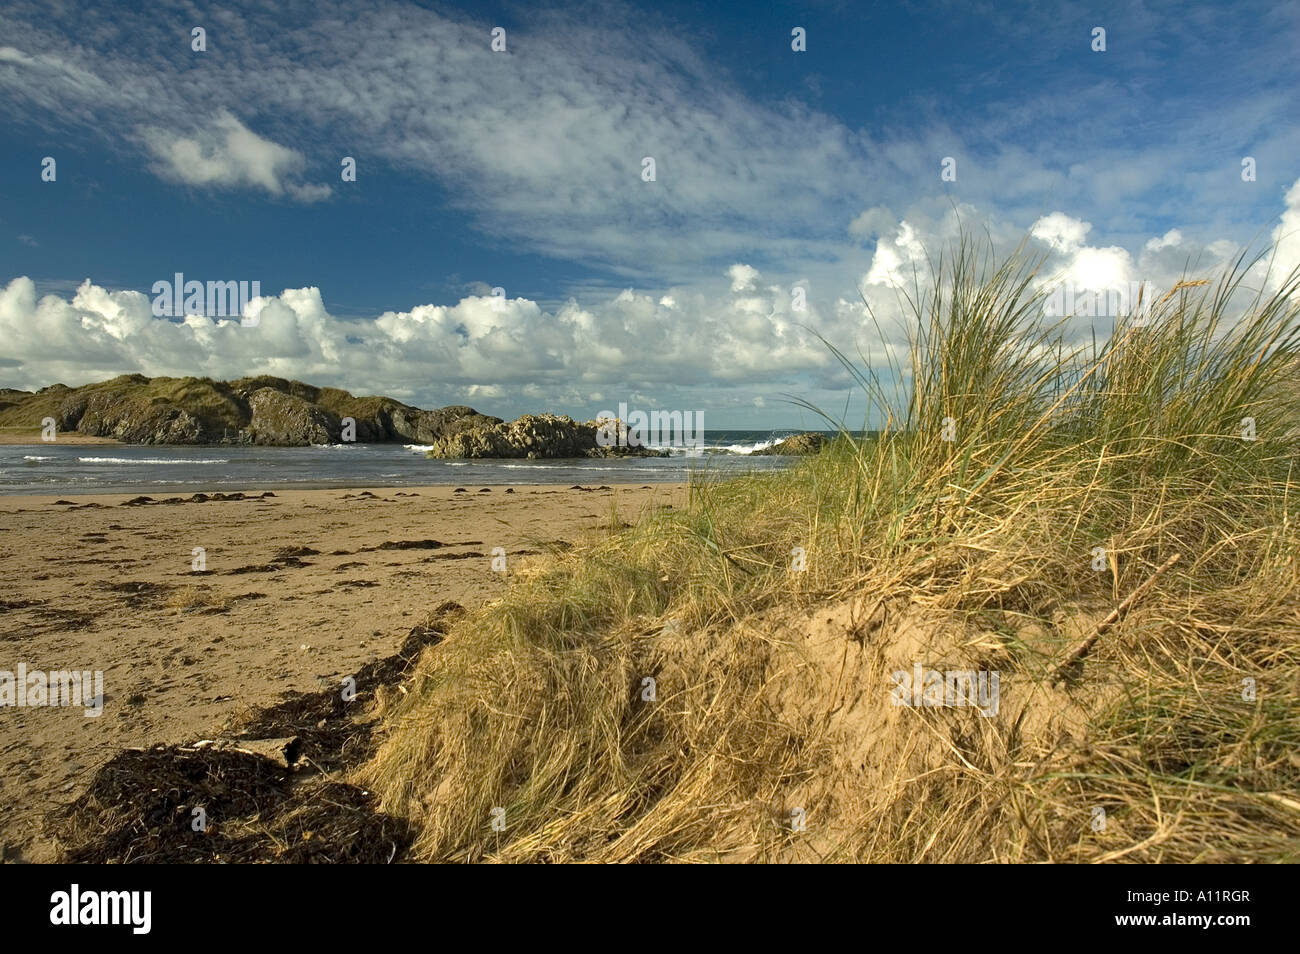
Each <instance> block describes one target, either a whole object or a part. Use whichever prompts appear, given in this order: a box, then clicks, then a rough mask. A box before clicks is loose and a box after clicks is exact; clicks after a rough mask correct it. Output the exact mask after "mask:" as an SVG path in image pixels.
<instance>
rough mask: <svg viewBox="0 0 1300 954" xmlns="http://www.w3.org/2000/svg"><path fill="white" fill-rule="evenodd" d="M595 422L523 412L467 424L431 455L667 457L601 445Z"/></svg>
mask: <svg viewBox="0 0 1300 954" xmlns="http://www.w3.org/2000/svg"><path fill="white" fill-rule="evenodd" d="M597 428H598V425H597V423H596V422H595V421H588V422H586V423H585V424H579V423H578V422H577V421H575V420H574V419H573V418H571V417H567V416H562V415H557V414H525V415H523V416H522V417H519V418H516V419H515V420H513V421H503V422H500V423H497V424H489V425H478V426H473V427H468V428H465V429H463V430H460V431H458V432H456V433H453V434H449V435H447V436H446V437H443V438H440V439H439V440H437V441H435V442H434V444H433V446H432V448H431V449H430V450H429V451H428V453H427V454H426V455H425V456H427V457H434V458H465V457H469V458H484V457H499V458H529V459H536V458H565V457H570V458H571V457H667V456H668V452H667V451H654V450H647V449H645V448H633V447H617V446H615V447H602V446H601V445H600V443H599V442H598V441H597V440H596V432H597Z"/></svg>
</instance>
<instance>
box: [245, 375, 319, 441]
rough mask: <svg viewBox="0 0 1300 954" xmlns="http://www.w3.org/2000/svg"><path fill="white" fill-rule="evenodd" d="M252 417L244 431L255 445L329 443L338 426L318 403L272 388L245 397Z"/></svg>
mask: <svg viewBox="0 0 1300 954" xmlns="http://www.w3.org/2000/svg"><path fill="white" fill-rule="evenodd" d="M248 407H249V410H250V412H251V419H250V420H249V422H248V428H247V434H248V436H249V438H250V440H251V442H252V443H254V444H273V445H277V446H282V447H283V446H287V447H306V446H307V445H309V444H330V443H333V442H334V441H336V440H337V439H338V437H339V430H338V425H337V423H336V422H334V421H331V420H330V416H329V415H328V414H327V413H326V412H325V411H323V410H322V409H321V408H320V407H319V406H317V405H315V404H312V403H310V402H308V401H305V400H303V399H302V398H300V397H297V396H295V395H293V394H288V393H286V392H284V391H277V390H275V389H274V388H261V389H259V390H257V391H254V392H253V394H252V396H251V397H250V398H249V399H248Z"/></svg>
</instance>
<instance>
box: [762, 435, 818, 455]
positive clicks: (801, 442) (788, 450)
mask: <svg viewBox="0 0 1300 954" xmlns="http://www.w3.org/2000/svg"><path fill="white" fill-rule="evenodd" d="M826 443H827V441H826V435H825V434H818V433H816V432H815V431H809V432H808V433H805V434H794V435H792V436H790V437H787V438H786V439H785V440H783V441H781V443H779V444H773V445H772V446H771V447H765V448H763V449H762V450H756V451H751V452H750V456H777V457H796V456H799V455H802V454H818V453H820V452H821V449H822V448H823V447H825V446H826Z"/></svg>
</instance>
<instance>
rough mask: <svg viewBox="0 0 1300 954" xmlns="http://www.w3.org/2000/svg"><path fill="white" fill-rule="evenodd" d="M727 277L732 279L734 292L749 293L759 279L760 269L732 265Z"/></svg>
mask: <svg viewBox="0 0 1300 954" xmlns="http://www.w3.org/2000/svg"><path fill="white" fill-rule="evenodd" d="M727 277H728V278H730V279H731V290H732V291H733V292H743V291H748V290H749V289H751V288H753V287H754V282H755V281H756V280H757V279H758V269H756V268H751V267H750V266H748V265H741V264H736V265H732V266H731V267H730V268H729V269H727Z"/></svg>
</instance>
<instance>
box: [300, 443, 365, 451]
mask: <svg viewBox="0 0 1300 954" xmlns="http://www.w3.org/2000/svg"><path fill="white" fill-rule="evenodd" d="M311 446H312V447H315V448H317V449H319V450H355V449H356V446H357V445H356V444H312V445H311Z"/></svg>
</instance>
